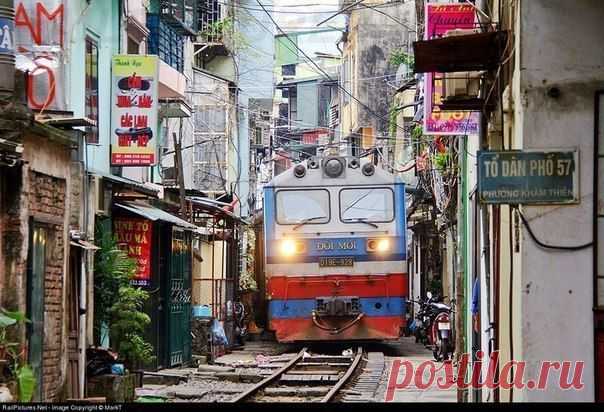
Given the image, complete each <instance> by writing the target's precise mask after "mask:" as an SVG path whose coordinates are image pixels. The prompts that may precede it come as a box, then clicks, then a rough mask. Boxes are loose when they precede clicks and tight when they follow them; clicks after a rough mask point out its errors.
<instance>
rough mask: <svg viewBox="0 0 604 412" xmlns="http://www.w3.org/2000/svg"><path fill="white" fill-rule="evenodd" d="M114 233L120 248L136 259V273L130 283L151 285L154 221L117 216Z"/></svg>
mask: <svg viewBox="0 0 604 412" xmlns="http://www.w3.org/2000/svg"><path fill="white" fill-rule="evenodd" d="M113 233H114V234H115V236H116V237H117V243H118V245H119V247H120V249H122V250H123V251H124V252H126V253H127V254H128V256H130V257H131V258H133V259H135V260H136V263H137V270H136V275H135V276H134V279H132V280H131V281H130V283H131V284H132V285H133V286H150V285H151V242H152V239H153V238H152V235H153V222H151V221H150V220H146V219H135V218H121V217H120V218H116V219H114V221H113Z"/></svg>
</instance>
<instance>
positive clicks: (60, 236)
mask: <svg viewBox="0 0 604 412" xmlns="http://www.w3.org/2000/svg"><path fill="white" fill-rule="evenodd" d="M29 177H30V191H29V212H30V214H31V215H33V216H34V217H35V216H36V214H43V215H45V216H52V217H54V218H58V219H60V220H61V221H62V220H63V219H64V217H65V208H66V201H67V198H66V194H67V193H66V182H65V180H64V179H58V178H56V177H52V176H48V175H44V174H41V173H37V172H30V175H29ZM45 226H46V228H47V230H48V243H47V247H46V273H45V279H44V348H43V358H42V365H43V366H42V370H43V378H42V384H43V396H44V399H45V400H55V399H56V398H57V396H58V395H59V393H58V392H59V391H60V390H61V388H60V385H61V383H62V381H63V380H64V379H62V376H61V359H62V357H63V356H62V350H63V349H62V343H63V314H64V311H63V293H64V290H63V283H64V282H63V277H64V275H65V274H64V273H63V269H64V267H65V266H64V263H65V243H64V242H65V239H64V232H63V227H64V226H63V225H62V224H61V225H59V224H46V225H45Z"/></svg>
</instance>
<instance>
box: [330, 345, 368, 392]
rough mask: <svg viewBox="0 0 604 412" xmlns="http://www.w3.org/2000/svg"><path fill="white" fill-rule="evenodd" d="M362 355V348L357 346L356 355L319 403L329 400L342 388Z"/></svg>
mask: <svg viewBox="0 0 604 412" xmlns="http://www.w3.org/2000/svg"><path fill="white" fill-rule="evenodd" d="M362 355H363V348H361V347H360V346H359V347H358V348H357V355H356V356H355V358H354V360H353V361H352V363H351V364H350V366H349V367H348V370H347V371H346V373H345V374H344V376H342V378H341V379H340V380H339V381H338V382H337V383H336V384H335V385H334V387H333V388H331V389H330V391H329V392H328V393H327V395H325V396H324V397H323V399H321V403H325V402H329V401H331V400H332V399H333V397H334V396H335V395H336V394H337V393H338V391H339V390H340V389H342V386H344V385H345V384H346V382H348V379H350V377H351V376H352V374H353V373H354V371H355V370H356V368H357V366H358V365H359V362H360V361H361V357H362Z"/></svg>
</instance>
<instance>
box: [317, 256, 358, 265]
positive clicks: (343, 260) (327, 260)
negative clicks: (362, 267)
mask: <svg viewBox="0 0 604 412" xmlns="http://www.w3.org/2000/svg"><path fill="white" fill-rule="evenodd" d="M334 266H354V259H353V258H351V257H322V258H319V267H322V268H325V267H334Z"/></svg>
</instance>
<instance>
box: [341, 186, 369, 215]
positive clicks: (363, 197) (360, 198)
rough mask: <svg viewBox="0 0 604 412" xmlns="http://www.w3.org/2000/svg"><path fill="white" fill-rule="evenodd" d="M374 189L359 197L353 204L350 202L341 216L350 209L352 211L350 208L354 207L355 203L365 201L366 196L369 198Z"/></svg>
mask: <svg viewBox="0 0 604 412" xmlns="http://www.w3.org/2000/svg"><path fill="white" fill-rule="evenodd" d="M374 190H375V189H371V190H369V191H368V192H367V193H365V194H364V195H363V196H361V197H359V198H358V199H357V200H355V201H354V202H352V203H351V204H350V205H349V206H348V207H347V208H346V209H344V211H343V212H342V214H344V213H346V212H347V211H349V210H350V209H352V207H353V206H354V205H356V204H357V203H359V202H360V201H361V200H363V199H365V198H366V197H367V196H369V195H370V194H371V192H373V191H374Z"/></svg>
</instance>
